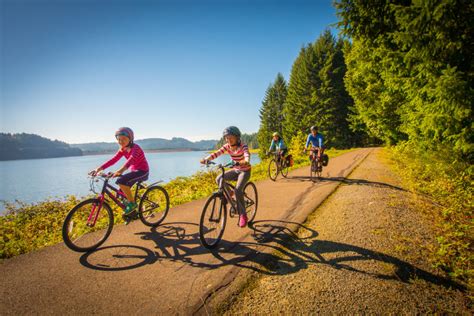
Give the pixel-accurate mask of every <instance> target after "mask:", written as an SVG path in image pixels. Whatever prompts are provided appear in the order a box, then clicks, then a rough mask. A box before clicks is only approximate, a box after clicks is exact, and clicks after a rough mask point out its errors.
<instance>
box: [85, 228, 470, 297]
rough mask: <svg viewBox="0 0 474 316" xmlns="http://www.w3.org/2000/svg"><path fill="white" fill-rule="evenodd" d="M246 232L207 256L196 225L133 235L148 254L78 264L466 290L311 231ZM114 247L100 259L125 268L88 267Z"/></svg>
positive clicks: (88, 258) (133, 251)
mask: <svg viewBox="0 0 474 316" xmlns="http://www.w3.org/2000/svg"><path fill="white" fill-rule="evenodd" d="M289 225H293V226H294V227H297V229H298V234H296V233H295V232H294V231H293V230H291V229H289V228H288V226H289ZM249 228H250V229H252V234H251V238H250V240H249V238H247V240H240V241H228V240H225V239H223V240H221V242H220V243H219V245H218V247H217V248H216V249H214V250H212V251H210V250H208V249H206V248H204V247H203V246H202V245H201V243H200V241H199V236H198V233H197V231H198V227H197V224H195V223H187V222H176V223H168V224H165V225H162V226H159V227H157V228H152V229H150V230H149V231H143V232H139V233H136V234H137V235H138V236H140V238H142V239H144V240H150V241H153V243H154V245H153V248H152V249H147V248H144V247H137V246H128V245H118V246H108V247H103V248H99V249H97V250H96V251H94V252H92V253H89V254H84V255H83V256H82V257H81V260H80V261H81V264H83V265H84V266H85V267H88V268H91V269H95V270H103V271H120V270H128V269H135V268H139V267H141V266H144V265H146V264H154V263H156V262H157V261H162V260H166V261H171V262H181V263H183V264H184V265H181V266H180V267H179V268H178V269H177V270H179V269H181V268H182V267H183V266H191V267H195V268H199V269H205V270H214V269H219V268H222V267H226V266H233V267H239V268H242V269H249V270H253V271H256V272H258V273H261V274H266V275H287V274H291V273H295V272H297V271H299V270H301V269H306V268H307V267H308V266H310V265H318V264H322V265H327V266H330V267H332V268H334V269H338V270H348V271H351V272H354V273H360V274H364V275H367V276H370V277H373V278H377V279H381V280H395V281H398V282H403V283H408V282H410V280H413V279H421V280H424V281H426V282H429V283H432V284H436V285H439V286H443V287H446V288H455V289H459V290H462V291H465V290H466V288H465V287H464V286H463V285H461V284H458V283H455V282H453V281H451V280H449V279H447V278H444V277H441V276H437V275H435V274H432V273H430V272H428V271H425V270H423V269H420V268H418V267H416V266H414V265H412V264H410V263H408V262H406V261H403V260H401V259H398V258H396V257H394V256H390V255H387V254H384V253H381V252H377V251H373V250H370V249H366V248H362V247H358V246H354V245H350V244H345V243H340V242H334V241H330V240H320V239H318V233H317V231H315V230H313V229H311V228H308V227H306V226H304V225H301V224H298V223H294V222H289V221H274V220H260V221H256V222H254V223H253V224H252V225H251V226H250V227H249ZM224 236H225V235H224ZM114 247H115V248H117V249H120V248H126V249H127V250H126V251H124V250H123V249H122V253H119V254H117V253H111V254H110V255H106V256H105V258H108V257H110V258H111V259H110V262H114V261H113V260H122V261H127V260H129V261H131V264H130V265H128V266H127V265H126V264H125V263H124V262H120V264H119V265H116V266H115V267H114V266H113V265H112V264H110V262H109V263H108V265H109V266H104V264H103V262H102V261H101V262H100V265H99V264H98V263H94V262H92V261H93V260H92V259H93V258H94V257H93V255H94V254H97V253H100V252H104V251H106V250H111V248H114ZM363 261H375V263H382V264H383V265H382V266H383V268H381V266H380V265H379V266H377V267H376V268H378V269H376V271H374V267H373V265H372V267H371V268H370V269H369V268H364V267H365V266H364V265H360V264H358V263H360V262H363Z"/></svg>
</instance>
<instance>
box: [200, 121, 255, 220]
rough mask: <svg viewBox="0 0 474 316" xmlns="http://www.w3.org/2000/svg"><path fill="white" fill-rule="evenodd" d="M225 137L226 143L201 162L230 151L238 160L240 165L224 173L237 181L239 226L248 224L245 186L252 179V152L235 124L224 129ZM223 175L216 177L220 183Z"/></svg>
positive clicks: (233, 158)
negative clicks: (241, 138) (241, 137)
mask: <svg viewBox="0 0 474 316" xmlns="http://www.w3.org/2000/svg"><path fill="white" fill-rule="evenodd" d="M223 135H224V138H225V140H226V144H224V146H222V147H221V148H219V149H218V150H217V151H216V152H214V153H212V154H211V155H209V156H207V157H206V158H204V159H202V160H201V163H203V164H205V163H207V162H208V161H210V160H214V159H216V158H217V157H219V156H220V155H222V154H224V153H228V154H229V155H230V157H231V158H232V160H233V161H234V162H238V163H239V165H236V166H234V168H233V169H231V170H228V171H226V172H225V173H224V179H226V180H230V181H237V184H236V185H235V198H236V200H237V207H238V208H239V214H240V218H239V226H240V227H245V226H247V212H246V211H245V206H244V192H243V190H244V187H245V184H246V183H247V182H248V181H249V179H250V171H251V166H250V153H249V148H248V147H247V145H245V144H243V143H242V142H241V140H240V136H241V133H240V130H239V129H238V128H237V127H235V126H229V127H227V128H225V129H224V133H223ZM221 176H222V175H219V176H218V177H217V178H216V182H217V184H218V185H219V183H220V179H221Z"/></svg>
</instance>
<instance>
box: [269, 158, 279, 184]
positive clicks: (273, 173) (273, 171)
mask: <svg viewBox="0 0 474 316" xmlns="http://www.w3.org/2000/svg"><path fill="white" fill-rule="evenodd" d="M268 176H269V177H270V179H272V180H273V181H275V180H276V178H277V177H278V164H277V162H276V160H275V159H272V160H270V163H269V164H268Z"/></svg>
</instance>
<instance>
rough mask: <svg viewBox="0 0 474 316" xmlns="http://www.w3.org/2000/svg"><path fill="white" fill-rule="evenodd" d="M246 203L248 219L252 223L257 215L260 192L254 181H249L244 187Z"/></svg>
mask: <svg viewBox="0 0 474 316" xmlns="http://www.w3.org/2000/svg"><path fill="white" fill-rule="evenodd" d="M244 203H245V211H246V212H247V219H248V222H249V223H252V222H253V220H254V219H255V215H257V207H258V194H257V187H256V186H255V184H254V183H253V182H247V184H246V185H245V188H244Z"/></svg>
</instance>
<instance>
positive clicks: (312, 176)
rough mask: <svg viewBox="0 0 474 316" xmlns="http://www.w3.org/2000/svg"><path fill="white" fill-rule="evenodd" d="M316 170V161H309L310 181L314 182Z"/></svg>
mask: <svg viewBox="0 0 474 316" xmlns="http://www.w3.org/2000/svg"><path fill="white" fill-rule="evenodd" d="M316 170H317V165H316V160H311V167H310V179H311V181H314V180H315V179H316Z"/></svg>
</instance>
